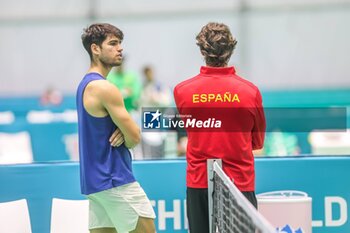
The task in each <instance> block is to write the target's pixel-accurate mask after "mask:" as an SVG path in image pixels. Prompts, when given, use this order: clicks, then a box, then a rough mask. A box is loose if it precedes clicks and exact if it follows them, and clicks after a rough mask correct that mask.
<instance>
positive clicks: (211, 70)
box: [200, 66, 236, 76]
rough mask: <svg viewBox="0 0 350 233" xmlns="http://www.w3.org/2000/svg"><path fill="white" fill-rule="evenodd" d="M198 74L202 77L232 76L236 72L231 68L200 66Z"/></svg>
mask: <svg viewBox="0 0 350 233" xmlns="http://www.w3.org/2000/svg"><path fill="white" fill-rule="evenodd" d="M200 73H201V74H203V75H220V76H222V75H232V74H235V73H236V70H235V68H234V67H233V66H230V67H211V66H202V67H201V69H200Z"/></svg>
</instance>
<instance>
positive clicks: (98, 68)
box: [88, 62, 112, 78]
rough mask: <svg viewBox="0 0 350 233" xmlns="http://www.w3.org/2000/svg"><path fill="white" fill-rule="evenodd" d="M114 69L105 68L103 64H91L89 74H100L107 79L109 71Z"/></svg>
mask: <svg viewBox="0 0 350 233" xmlns="http://www.w3.org/2000/svg"><path fill="white" fill-rule="evenodd" d="M111 69H112V67H105V66H103V65H102V64H101V63H99V64H96V63H93V62H92V63H91V65H90V68H89V70H88V73H98V74H100V75H101V76H103V77H104V78H106V77H107V75H108V73H109V71H111Z"/></svg>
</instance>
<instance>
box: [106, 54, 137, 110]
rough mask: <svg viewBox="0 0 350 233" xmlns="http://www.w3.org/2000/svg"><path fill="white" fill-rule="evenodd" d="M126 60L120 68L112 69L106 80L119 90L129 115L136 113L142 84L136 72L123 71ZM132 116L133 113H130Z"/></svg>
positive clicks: (124, 59)
mask: <svg viewBox="0 0 350 233" xmlns="http://www.w3.org/2000/svg"><path fill="white" fill-rule="evenodd" d="M125 62H126V58H125V57H124V58H123V61H122V64H121V65H120V66H117V67H114V68H113V69H112V72H110V73H109V74H108V76H107V80H108V81H110V82H111V83H113V84H114V85H115V86H116V87H118V89H119V90H120V92H121V94H122V96H123V98H124V104H125V108H126V110H127V111H128V112H129V113H132V112H133V111H138V108H139V100H140V94H141V88H142V83H141V80H140V78H139V77H138V75H137V73H136V72H133V71H129V70H126V69H125ZM132 114H133V113H132Z"/></svg>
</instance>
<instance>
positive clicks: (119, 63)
mask: <svg viewBox="0 0 350 233" xmlns="http://www.w3.org/2000/svg"><path fill="white" fill-rule="evenodd" d="M121 64H122V62H115V63H113V64H111V65H112V66H113V67H114V66H120V65H121Z"/></svg>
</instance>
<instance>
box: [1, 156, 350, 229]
mask: <svg viewBox="0 0 350 233" xmlns="http://www.w3.org/2000/svg"><path fill="white" fill-rule="evenodd" d="M133 166H134V172H135V174H136V177H137V178H138V180H139V182H140V183H141V185H142V186H143V188H144V189H145V191H146V193H147V194H148V196H149V198H150V199H151V200H153V201H154V202H153V203H154V204H155V205H154V207H155V211H156V214H157V219H156V225H157V228H158V230H157V232H167V233H172V232H177V233H180V232H182V233H185V232H186V228H187V225H186V222H185V221H184V220H185V214H184V211H185V209H184V205H185V202H184V200H185V168H186V163H185V161H184V160H171V161H136V162H134V165H133ZM349 167H350V157H296V158H257V159H256V177H257V179H256V191H257V193H262V192H267V191H276V190H299V191H304V192H306V193H308V194H309V196H311V197H312V199H313V207H312V208H313V216H312V219H313V221H318V225H322V226H320V227H314V228H313V232H314V233H335V232H337V233H339V232H350V224H349V222H348V221H347V215H348V213H349V211H348V208H347V206H344V205H342V204H341V203H338V202H331V203H330V202H329V200H330V199H332V197H337V199H338V200H339V199H341V200H344V201H345V203H348V202H349V201H350V185H348V177H350V169H349ZM78 170H79V166H78V164H77V163H57V164H53V163H50V164H30V165H3V166H0V187H1V188H0V202H6V201H11V200H17V199H21V198H26V199H27V201H28V204H29V211H30V216H31V223H32V231H33V233H48V232H49V229H50V211H51V199H52V198H53V197H58V198H64V199H83V198H84V197H83V196H82V195H80V187H79V171H78ZM326 199H327V200H328V201H327V200H326ZM326 202H327V203H328V206H330V207H331V208H329V207H328V208H325V206H326ZM341 208H346V216H345V215H344V213H343V214H342V215H341V214H340V209H341ZM175 209H177V210H178V211H175ZM165 212H168V213H170V212H173V216H174V217H171V218H166V215H165ZM326 216H328V220H327V221H326ZM339 219H343V220H345V221H344V222H343V223H341V224H338V226H337V222H338V223H339V222H341V221H338V220H339ZM330 225H335V226H330Z"/></svg>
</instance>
